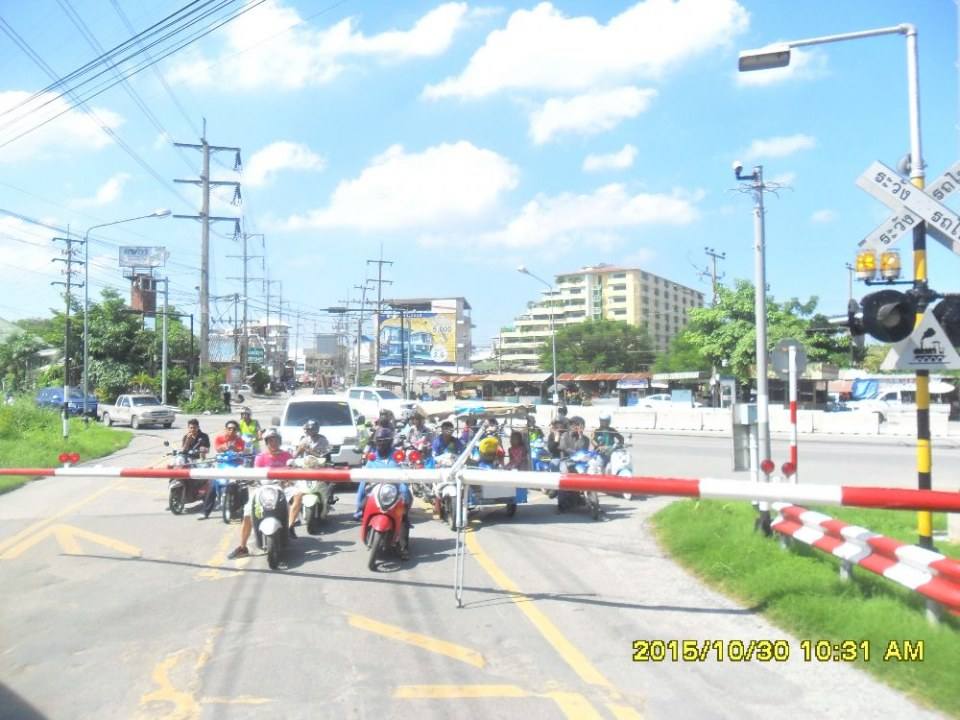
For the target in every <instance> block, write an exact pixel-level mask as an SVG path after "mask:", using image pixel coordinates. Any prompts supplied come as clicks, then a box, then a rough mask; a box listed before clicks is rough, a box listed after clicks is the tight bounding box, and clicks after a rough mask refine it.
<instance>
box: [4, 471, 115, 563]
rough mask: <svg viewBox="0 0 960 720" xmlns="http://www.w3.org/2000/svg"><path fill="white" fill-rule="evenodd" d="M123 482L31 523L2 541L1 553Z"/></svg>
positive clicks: (111, 484) (102, 489)
mask: <svg viewBox="0 0 960 720" xmlns="http://www.w3.org/2000/svg"><path fill="white" fill-rule="evenodd" d="M122 482H123V480H117V481H116V482H113V483H110V485H107V486H106V487H102V488H100V489H99V490H97V491H96V492H95V493H93V494H92V495H88V496H87V497H85V498H84V499H83V500H79V501H77V502H75V503H74V504H73V505H68V506H67V507H65V508H63V509H61V510H58V511H57V512H55V513H54V514H53V515H49V516H48V517H45V518H43V519H42V520H37V521H36V522H34V523H31V524H30V525H28V526H27V527H25V528H24V529H23V530H21V531H20V532H18V533H17V534H16V535H14V536H13V537H10V538H7V539H6V540H4V541H3V542H2V543H0V553H4V552H5V551H6V550H7V548H8V547H11V546H13V545H16V544H17V543H20V542H22V541H23V539H24V538H26V537H29V536H30V535H31V534H32V533H35V532H36V531H37V530H40V529H42V528H44V527H46V526H47V525H50V524H52V523H53V522H54V521H55V520H59V519H60V518H62V517H64V516H65V515H69V514H70V513H72V512H74V511H75V510H79V509H80V508H82V507H83V506H84V505H86V504H87V503H90V502H93V501H94V500H96V499H97V498H98V497H100V496H101V495H104V494H105V493H108V492H110V491H111V490H116V489H117V487H119V486H120V484H121V483H122ZM0 557H3V556H2V555H0Z"/></svg>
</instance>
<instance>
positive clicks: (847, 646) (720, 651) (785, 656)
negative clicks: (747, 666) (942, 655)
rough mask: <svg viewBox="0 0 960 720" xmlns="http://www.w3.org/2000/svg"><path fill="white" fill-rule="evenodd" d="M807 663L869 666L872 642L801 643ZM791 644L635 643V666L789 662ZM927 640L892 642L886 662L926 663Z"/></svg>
mask: <svg viewBox="0 0 960 720" xmlns="http://www.w3.org/2000/svg"><path fill="white" fill-rule="evenodd" d="M799 644H800V653H801V657H802V658H803V661H804V662H869V661H870V659H871V657H872V655H871V642H870V641H869V640H840V641H831V640H801V641H800V643H799ZM790 645H791V643H790V641H789V640H784V639H781V640H738V639H733V640H634V641H633V661H634V662H706V661H708V660H711V659H712V660H715V661H717V662H724V661H727V662H752V661H758V662H786V661H787V660H789V659H790V654H791V647H790ZM923 653H924V641H923V640H916V641H912V640H890V641H888V642H887V644H886V646H885V647H884V650H883V655H882V656H881V659H882V660H883V661H884V662H890V661H902V662H922V661H923Z"/></svg>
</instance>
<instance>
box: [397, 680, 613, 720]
mask: <svg viewBox="0 0 960 720" xmlns="http://www.w3.org/2000/svg"><path fill="white" fill-rule="evenodd" d="M393 697H394V698H396V699H398V700H476V699H481V698H486V699H490V698H497V699H503V698H544V699H547V700H552V701H553V702H554V703H556V705H557V707H559V708H560V711H561V712H562V713H563V715H564V717H566V718H568V719H569V720H600V718H601V717H602V716H601V715H600V713H598V712H597V711H596V710H595V709H594V707H593V705H591V704H590V701H589V700H587V699H586V698H585V697H584V696H583V695H581V694H580V693H572V692H546V693H534V692H528V691H526V690H524V689H523V688H522V687H518V686H517V685H401V686H400V687H397V688H395V689H394V691H393Z"/></svg>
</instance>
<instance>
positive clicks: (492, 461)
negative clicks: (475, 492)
mask: <svg viewBox="0 0 960 720" xmlns="http://www.w3.org/2000/svg"><path fill="white" fill-rule="evenodd" d="M477 450H478V451H479V452H480V457H479V459H478V460H477V461H476V466H477V467H481V468H488V469H499V468H500V454H501V448H500V441H499V440H498V439H497V438H495V437H493V436H492V435H491V436H488V437H485V438H484V439H483V440H481V441H480V442H478V443H477ZM467 464H468V465H470V464H471V462H470V461H469V460H468V461H467Z"/></svg>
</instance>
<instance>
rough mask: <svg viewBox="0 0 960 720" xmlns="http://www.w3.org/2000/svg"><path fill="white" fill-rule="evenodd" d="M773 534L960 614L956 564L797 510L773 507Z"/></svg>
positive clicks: (958, 565) (959, 577)
mask: <svg viewBox="0 0 960 720" xmlns="http://www.w3.org/2000/svg"><path fill="white" fill-rule="evenodd" d="M773 507H774V509H775V510H776V511H777V512H778V513H779V514H778V515H777V517H776V519H775V520H774V521H773V523H772V524H771V527H772V528H773V529H774V530H775V531H776V532H778V533H781V534H782V535H785V536H787V537H791V538H793V539H794V540H799V541H800V542H803V543H806V544H807V545H811V546H812V547H815V548H817V549H818V550H822V551H823V552H825V553H829V554H831V555H834V556H835V557H838V558H840V559H841V560H843V561H845V562H846V563H849V564H851V565H853V564H856V565H859V566H860V567H862V568H864V569H866V570H869V571H870V572H872V573H876V574H877V575H881V576H883V577H885V578H887V579H888V580H892V581H893V582H896V583H899V584H900V585H903V586H904V587H906V588H909V589H910V590H913V591H914V592H917V593H920V594H921V595H923V596H924V597H926V598H928V599H930V600H934V601H936V602H938V603H940V604H941V605H943V606H944V607H946V608H947V609H948V610H950V612H952V613H954V614H955V615H960V562H958V561H957V560H953V559H951V558H948V557H946V556H944V555H941V554H940V553H937V552H933V551H932V550H926V549H924V548H921V547H917V546H916V545H907V544H905V543H901V542H899V541H897V540H894V539H892V538H889V537H886V536H884V535H878V534H877V533H874V532H871V531H870V530H867V529H866V528H863V527H859V526H857V525H848V524H847V523H845V522H841V521H840V520H835V519H833V518H831V517H830V516H829V515H824V514H823V513H818V512H815V511H813V510H807V509H806V508H803V507H798V506H796V505H788V504H786V503H774V505H773Z"/></svg>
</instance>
